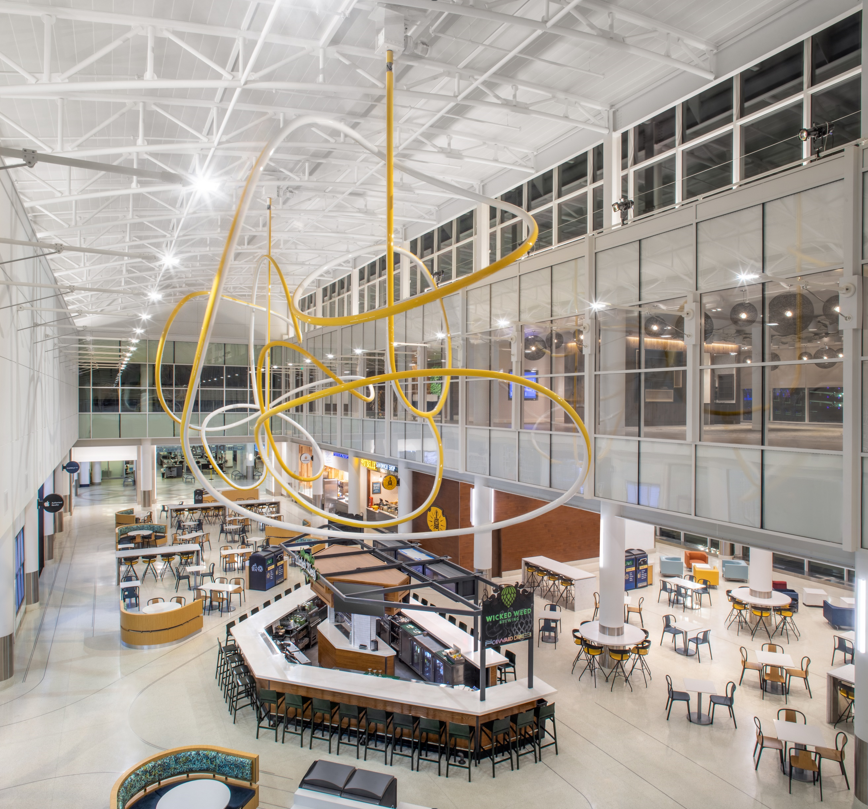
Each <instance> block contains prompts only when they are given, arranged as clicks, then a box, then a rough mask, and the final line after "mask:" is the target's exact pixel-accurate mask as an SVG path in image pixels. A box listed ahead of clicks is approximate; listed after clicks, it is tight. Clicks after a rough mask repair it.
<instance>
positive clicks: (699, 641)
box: [687, 629, 714, 662]
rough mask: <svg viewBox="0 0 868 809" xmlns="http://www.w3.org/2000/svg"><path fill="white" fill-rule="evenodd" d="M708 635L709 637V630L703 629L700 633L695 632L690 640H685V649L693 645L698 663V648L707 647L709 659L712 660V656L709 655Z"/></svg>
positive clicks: (709, 642) (709, 641)
mask: <svg viewBox="0 0 868 809" xmlns="http://www.w3.org/2000/svg"><path fill="white" fill-rule="evenodd" d="M709 635H711V630H710V629H704V630H702V632H697V633H696V634H695V635H694V636H693V637H692V638H688V640H687V648H688V649H689V648H690V645H691V644H693V645H694V646H695V647H696V660H697V662H699V661H700V656H699V647H700V646H707V647H708V654H710V655H711V659H712V660H714V655H713V654H711V640H709Z"/></svg>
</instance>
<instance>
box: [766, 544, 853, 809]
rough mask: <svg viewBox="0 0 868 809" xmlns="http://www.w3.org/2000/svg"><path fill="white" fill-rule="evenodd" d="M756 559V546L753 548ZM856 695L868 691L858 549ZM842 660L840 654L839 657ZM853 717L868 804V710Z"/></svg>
mask: <svg viewBox="0 0 868 809" xmlns="http://www.w3.org/2000/svg"><path fill="white" fill-rule="evenodd" d="M750 555H751V563H753V550H751V554H750ZM855 555H856V593H855V595H856V642H855V643H854V644H853V646H854V648H855V650H856V654H855V655H853V662H854V663H855V664H856V695H857V698H858V695H859V694H868V599H866V594H868V550H857V551H856V554H855ZM839 660H840V658H839ZM858 707H859V706H858V703H857V705H856V711H855V714H854V719H853V734H854V735H855V736H856V745H855V747H856V750H855V753H854V759H855V769H856V778H855V784H854V785H853V786H854V791H855V795H856V799H857V801H859V802H861V803H862V804H865V805H868V711H864V710H862V711H860V710H858Z"/></svg>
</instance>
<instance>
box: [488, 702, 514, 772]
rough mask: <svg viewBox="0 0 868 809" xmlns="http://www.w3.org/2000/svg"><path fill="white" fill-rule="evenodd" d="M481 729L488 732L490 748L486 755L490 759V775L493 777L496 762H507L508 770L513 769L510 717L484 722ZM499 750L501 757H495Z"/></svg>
mask: <svg viewBox="0 0 868 809" xmlns="http://www.w3.org/2000/svg"><path fill="white" fill-rule="evenodd" d="M483 729H484V730H485V731H486V732H487V733H488V738H489V740H490V742H491V748H490V750H489V753H488V757H489V758H490V759H491V777H492V778H495V777H496V775H497V773H496V768H497V765H498V764H503V763H504V762H507V761H508V762H509V769H510V771H511V772H512V771H514V770H515V765H514V763H513V761H512V741H513V739H512V721H511V720H510V718H509V717H508V716H507V717H504V718H503V719H495V720H494V721H493V722H486V723H485V724H484V725H483ZM498 750H500V754H501V757H500V758H498V757H497V753H498Z"/></svg>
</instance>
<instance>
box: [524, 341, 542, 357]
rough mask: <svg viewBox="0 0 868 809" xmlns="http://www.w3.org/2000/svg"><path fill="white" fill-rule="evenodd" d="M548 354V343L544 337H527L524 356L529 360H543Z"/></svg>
mask: <svg viewBox="0 0 868 809" xmlns="http://www.w3.org/2000/svg"><path fill="white" fill-rule="evenodd" d="M545 353H546V341H545V340H543V338H542V337H538V336H534V337H527V338H525V341H524V356H525V359H529V360H541V359H542V358H543V357H544V356H545Z"/></svg>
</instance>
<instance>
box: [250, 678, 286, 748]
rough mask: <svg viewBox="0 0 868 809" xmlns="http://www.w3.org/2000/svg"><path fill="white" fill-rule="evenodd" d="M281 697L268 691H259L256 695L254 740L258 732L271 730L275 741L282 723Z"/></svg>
mask: <svg viewBox="0 0 868 809" xmlns="http://www.w3.org/2000/svg"><path fill="white" fill-rule="evenodd" d="M282 707H283V703H282V701H281V695H280V694H278V693H277V691H272V690H270V689H264V688H261V689H259V693H258V694H257V695H256V738H257V739H258V738H259V731H260V730H269V731H270V730H273V731H274V741H275V742H276V741H277V731H278V730H279V729H280V723H281V722H282V721H283V715H282V711H281V708H282Z"/></svg>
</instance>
